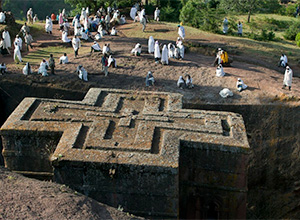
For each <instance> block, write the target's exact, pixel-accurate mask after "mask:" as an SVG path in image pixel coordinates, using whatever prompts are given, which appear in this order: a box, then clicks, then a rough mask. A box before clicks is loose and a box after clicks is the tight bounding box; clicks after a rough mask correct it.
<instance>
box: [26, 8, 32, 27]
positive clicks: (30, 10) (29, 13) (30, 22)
mask: <svg viewBox="0 0 300 220" xmlns="http://www.w3.org/2000/svg"><path fill="white" fill-rule="evenodd" d="M27 22H28V24H32V23H33V11H32V8H29V10H28V11H27Z"/></svg>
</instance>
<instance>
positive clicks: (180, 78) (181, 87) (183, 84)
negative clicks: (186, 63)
mask: <svg viewBox="0 0 300 220" xmlns="http://www.w3.org/2000/svg"><path fill="white" fill-rule="evenodd" d="M177 86H178V88H180V89H184V87H185V81H184V79H183V77H182V76H179V79H178V81H177Z"/></svg>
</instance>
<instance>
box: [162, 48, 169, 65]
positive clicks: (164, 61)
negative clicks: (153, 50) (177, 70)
mask: <svg viewBox="0 0 300 220" xmlns="http://www.w3.org/2000/svg"><path fill="white" fill-rule="evenodd" d="M161 63H162V64H163V65H168V64H169V55H168V48H167V45H164V46H163V49H162V51H161Z"/></svg>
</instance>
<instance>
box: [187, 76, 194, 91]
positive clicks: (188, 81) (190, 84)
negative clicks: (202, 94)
mask: <svg viewBox="0 0 300 220" xmlns="http://www.w3.org/2000/svg"><path fill="white" fill-rule="evenodd" d="M185 85H186V88H188V89H192V88H194V85H193V79H192V77H191V76H190V75H189V74H186V75H185Z"/></svg>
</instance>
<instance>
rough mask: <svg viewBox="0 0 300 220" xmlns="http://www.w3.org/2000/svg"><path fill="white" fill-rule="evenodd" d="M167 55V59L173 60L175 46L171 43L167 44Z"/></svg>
mask: <svg viewBox="0 0 300 220" xmlns="http://www.w3.org/2000/svg"><path fill="white" fill-rule="evenodd" d="M168 54H169V58H174V56H175V45H174V44H172V43H169V44H168Z"/></svg>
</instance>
